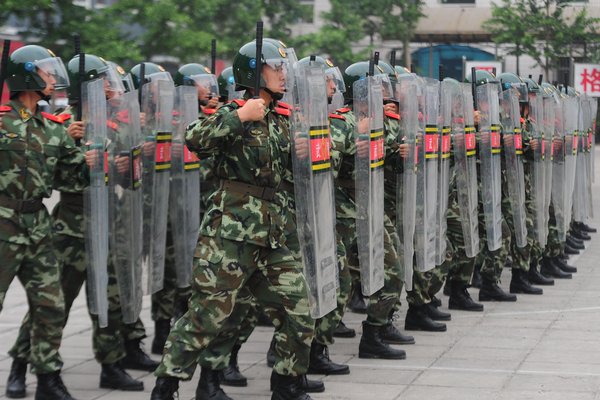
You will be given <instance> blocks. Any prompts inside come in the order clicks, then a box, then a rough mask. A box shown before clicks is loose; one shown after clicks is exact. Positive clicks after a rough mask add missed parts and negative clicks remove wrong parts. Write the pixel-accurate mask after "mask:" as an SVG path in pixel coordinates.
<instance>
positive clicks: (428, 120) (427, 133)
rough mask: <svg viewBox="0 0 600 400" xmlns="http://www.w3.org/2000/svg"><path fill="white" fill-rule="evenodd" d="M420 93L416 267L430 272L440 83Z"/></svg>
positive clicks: (427, 84) (431, 83)
mask: <svg viewBox="0 0 600 400" xmlns="http://www.w3.org/2000/svg"><path fill="white" fill-rule="evenodd" d="M422 85H423V92H422V96H418V97H417V99H418V107H419V122H418V128H417V138H416V143H417V208H416V224H415V258H416V262H415V266H416V269H417V271H421V272H426V271H429V270H431V269H433V268H435V261H436V257H435V251H436V248H435V244H436V212H437V200H438V198H437V192H438V190H437V189H438V188H437V184H438V179H437V178H438V161H439V154H438V153H439V142H440V139H439V138H440V132H439V130H440V129H439V126H438V119H439V106H440V95H439V88H440V85H439V82H438V81H435V80H433V79H427V80H424V81H423V82H422Z"/></svg>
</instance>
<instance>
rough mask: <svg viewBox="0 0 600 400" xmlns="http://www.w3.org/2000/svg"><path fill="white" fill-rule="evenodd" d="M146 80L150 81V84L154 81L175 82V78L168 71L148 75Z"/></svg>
mask: <svg viewBox="0 0 600 400" xmlns="http://www.w3.org/2000/svg"><path fill="white" fill-rule="evenodd" d="M146 79H147V80H148V82H154V81H169V82H173V77H172V76H171V74H170V73H168V72H166V71H163V72H155V73H153V74H150V75H146Z"/></svg>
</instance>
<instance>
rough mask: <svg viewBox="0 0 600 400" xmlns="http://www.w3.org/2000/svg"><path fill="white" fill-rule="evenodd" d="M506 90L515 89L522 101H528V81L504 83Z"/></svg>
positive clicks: (503, 86)
mask: <svg viewBox="0 0 600 400" xmlns="http://www.w3.org/2000/svg"><path fill="white" fill-rule="evenodd" d="M502 88H503V89H504V90H508V89H511V90H514V91H516V92H517V95H518V97H519V102H520V103H527V99H528V95H527V92H528V90H527V84H526V83H504V84H503V85H502Z"/></svg>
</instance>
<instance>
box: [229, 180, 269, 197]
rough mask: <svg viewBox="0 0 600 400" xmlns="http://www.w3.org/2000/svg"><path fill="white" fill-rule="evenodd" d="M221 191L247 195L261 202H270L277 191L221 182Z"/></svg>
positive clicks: (245, 184) (236, 182)
mask: <svg viewBox="0 0 600 400" xmlns="http://www.w3.org/2000/svg"><path fill="white" fill-rule="evenodd" d="M221 189H223V190H229V191H232V192H235V193H240V194H248V195H250V196H253V197H258V198H260V199H263V200H267V201H271V200H273V199H274V198H275V193H277V189H275V188H271V187H265V186H255V185H250V184H248V183H243V182H238V181H230V180H225V179H222V180H221Z"/></svg>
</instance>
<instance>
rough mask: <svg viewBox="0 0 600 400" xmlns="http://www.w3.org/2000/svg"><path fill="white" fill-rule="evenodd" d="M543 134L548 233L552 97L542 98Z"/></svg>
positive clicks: (553, 114) (550, 185)
mask: <svg viewBox="0 0 600 400" xmlns="http://www.w3.org/2000/svg"><path fill="white" fill-rule="evenodd" d="M543 103H544V132H543V133H544V134H543V137H542V152H543V163H544V209H543V214H544V216H545V222H544V224H545V226H546V227H547V232H548V233H550V230H549V228H548V222H549V220H550V200H551V198H552V169H553V161H554V135H555V134H556V117H555V109H556V100H555V99H554V98H553V97H548V98H544V100H543Z"/></svg>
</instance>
